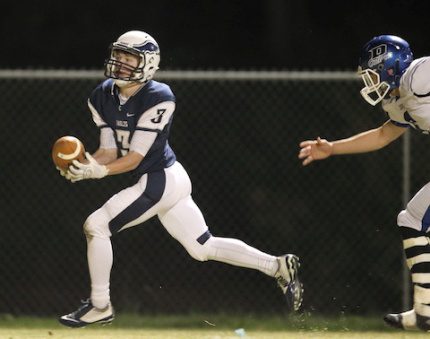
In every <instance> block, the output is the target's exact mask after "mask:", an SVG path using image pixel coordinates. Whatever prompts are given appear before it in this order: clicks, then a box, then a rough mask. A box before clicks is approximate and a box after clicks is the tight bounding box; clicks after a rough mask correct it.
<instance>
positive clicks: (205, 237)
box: [196, 231, 212, 245]
mask: <svg viewBox="0 0 430 339" xmlns="http://www.w3.org/2000/svg"><path fill="white" fill-rule="evenodd" d="M211 236H212V234H211V232H209V231H206V232H205V233H203V234H202V235H201V236H200V237H198V238H197V239H196V240H197V242H198V243H199V244H200V245H204V243H205V242H206V241H208V240H209V238H210V237H211Z"/></svg>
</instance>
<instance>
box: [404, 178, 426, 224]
mask: <svg viewBox="0 0 430 339" xmlns="http://www.w3.org/2000/svg"><path fill="white" fill-rule="evenodd" d="M398 224H399V226H407V227H412V228H415V229H418V230H421V229H423V230H427V228H428V227H427V226H428V225H430V182H429V183H427V184H426V185H425V186H424V187H423V188H421V189H420V190H419V191H418V192H417V193H416V194H415V195H414V197H413V198H412V199H411V200H410V201H409V203H408V204H407V206H406V209H405V210H404V211H402V212H401V213H400V214H399V216H398Z"/></svg>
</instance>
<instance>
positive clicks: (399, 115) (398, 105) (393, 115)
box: [382, 97, 409, 127]
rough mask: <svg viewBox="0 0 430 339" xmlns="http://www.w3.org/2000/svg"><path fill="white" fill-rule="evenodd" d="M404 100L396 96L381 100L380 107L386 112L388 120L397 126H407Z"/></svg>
mask: <svg viewBox="0 0 430 339" xmlns="http://www.w3.org/2000/svg"><path fill="white" fill-rule="evenodd" d="M403 101H404V100H403V99H401V98H397V97H392V98H389V99H384V100H382V109H383V110H384V111H385V112H386V113H387V115H388V117H389V119H390V121H391V122H392V123H393V124H394V125H396V126H399V127H409V123H408V121H407V120H406V117H407V116H405V114H406V113H407V112H406V108H405V105H404V102H403Z"/></svg>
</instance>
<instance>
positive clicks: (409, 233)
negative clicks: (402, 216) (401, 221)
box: [399, 226, 425, 240]
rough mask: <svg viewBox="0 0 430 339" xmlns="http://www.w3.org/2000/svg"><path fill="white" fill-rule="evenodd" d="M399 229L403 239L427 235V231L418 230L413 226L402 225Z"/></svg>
mask: <svg viewBox="0 0 430 339" xmlns="http://www.w3.org/2000/svg"><path fill="white" fill-rule="evenodd" d="M399 229H400V233H401V235H402V238H403V240H406V239H410V238H418V237H422V236H423V235H425V233H424V232H422V231H417V230H415V229H413V228H410V227H406V226H400V227H399Z"/></svg>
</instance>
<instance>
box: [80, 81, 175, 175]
mask: <svg viewBox="0 0 430 339" xmlns="http://www.w3.org/2000/svg"><path fill="white" fill-rule="evenodd" d="M118 94H119V92H118V88H117V87H116V86H115V85H114V82H113V80H112V79H107V80H105V81H103V82H102V83H101V84H99V85H98V86H97V87H96V88H95V89H94V91H93V92H92V93H91V96H90V98H89V100H88V105H89V107H90V109H91V111H92V113H93V120H94V122H95V123H96V125H97V126H98V127H99V128H100V129H103V128H109V129H112V131H113V136H114V138H115V143H116V147H117V148H118V150H119V151H120V152H119V153H120V155H125V154H127V152H128V151H129V150H130V145H133V143H134V145H135V147H136V148H137V147H138V146H136V143H137V142H140V141H141V139H139V137H138V136H136V137H135V139H134V140H133V137H134V136H135V135H138V134H139V132H138V133H136V132H137V131H143V132H152V133H156V137H155V140H154V141H153V142H152V141H151V142H152V143H151V144H150V145H148V148H149V149H148V150H147V151H146V152H145V154H143V155H144V158H143V160H142V162H141V163H140V164H139V166H138V167H137V168H136V169H135V170H134V173H135V174H138V175H142V174H144V173H148V172H154V171H158V170H160V169H163V168H166V167H169V166H171V165H172V164H173V163H174V162H175V160H176V157H175V154H174V152H173V150H172V149H171V148H170V146H169V144H168V137H169V134H170V127H171V125H172V120H173V111H174V103H175V96H174V94H173V93H172V91H171V89H170V87H169V86H168V85H166V84H163V83H160V82H156V81H154V80H151V81H149V82H148V83H147V84H146V85H145V86H143V87H142V88H141V89H140V90H139V91H138V92H137V93H135V94H134V95H133V96H131V97H130V98H128V100H127V101H126V102H124V103H123V104H122V103H121V101H120V98H119V95H118ZM140 135H141V136H145V133H142V132H141V133H140ZM146 135H151V133H146ZM141 136H140V138H142V137H141ZM136 140H137V141H136ZM131 150H133V148H131Z"/></svg>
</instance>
